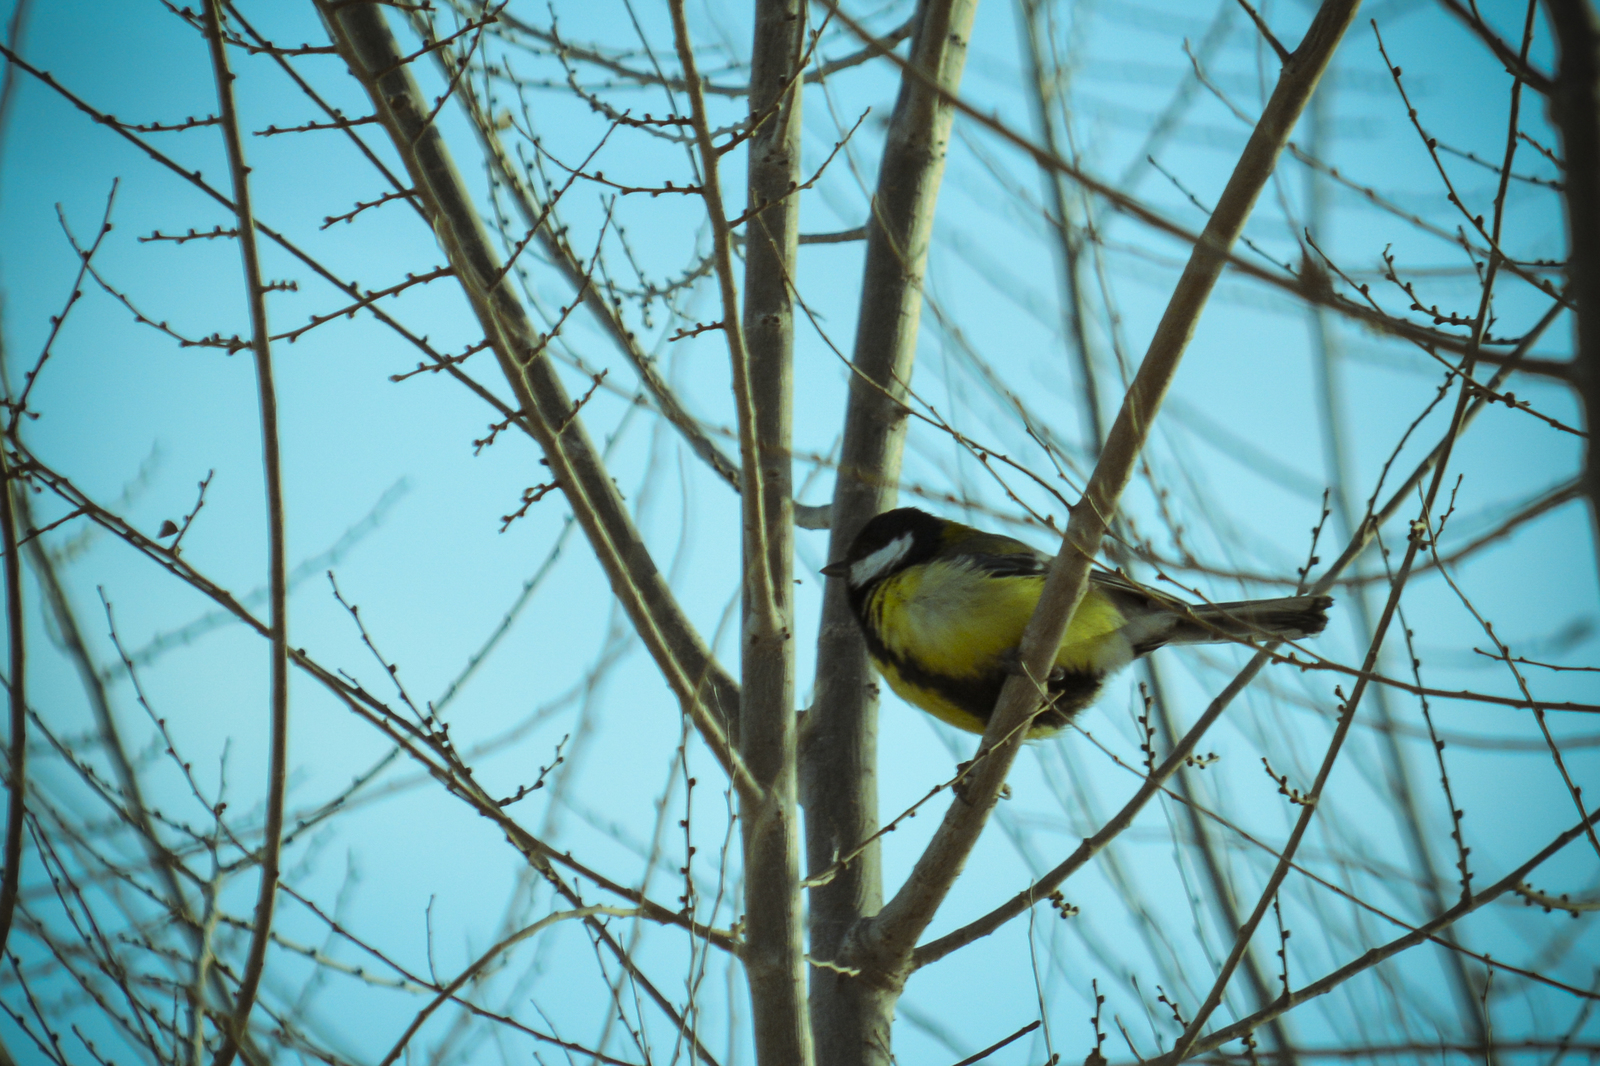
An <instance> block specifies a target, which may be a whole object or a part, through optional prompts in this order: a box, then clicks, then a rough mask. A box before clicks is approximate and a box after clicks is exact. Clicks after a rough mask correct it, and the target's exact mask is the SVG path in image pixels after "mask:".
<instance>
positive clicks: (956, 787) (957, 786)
mask: <svg viewBox="0 0 1600 1066" xmlns="http://www.w3.org/2000/svg"><path fill="white" fill-rule="evenodd" d="M977 761H978V760H976V759H968V760H967V761H966V762H958V763H956V779H955V781H954V782H952V783H951V785H950V791H952V792H954V793H955V794H956V795H957V796H958V797H960V799H961V802H962V803H965V804H966V805H967V806H968V807H971V806H973V802H972V797H971V796H970V795H968V793H967V790H968V789H969V788H970V787H971V784H972V782H971V780H970V779H969V778H968V777H967V771H968V770H970V769H972V764H973V763H975V762H977ZM999 798H1000V799H1003V800H1005V799H1010V798H1011V786H1010V785H1001V786H1000V796H999Z"/></svg>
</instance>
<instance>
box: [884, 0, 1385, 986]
mask: <svg viewBox="0 0 1600 1066" xmlns="http://www.w3.org/2000/svg"><path fill="white" fill-rule="evenodd" d="M1358 3H1359V0H1324V3H1323V4H1322V6H1321V7H1320V9H1319V10H1318V12H1317V15H1316V18H1315V19H1314V20H1313V21H1312V23H1311V26H1310V28H1309V29H1308V30H1307V31H1306V36H1305V38H1304V40H1302V41H1301V43H1300V46H1299V48H1297V49H1296V50H1295V52H1294V54H1293V55H1292V56H1291V57H1290V61H1289V62H1288V63H1286V64H1284V68H1283V72H1282V74H1281V75H1280V77H1279V79H1278V84H1277V87H1276V88H1275V89H1274V90H1273V93H1272V98H1271V100H1269V101H1268V103H1267V106H1266V109H1265V110H1264V111H1263V112H1262V115H1261V119H1260V121H1259V122H1257V124H1256V128H1255V130H1254V132H1253V133H1252V134H1251V137H1250V141H1249V143H1248V144H1247V145H1246V146H1245V150H1244V153H1243V155H1242V156H1241V157H1240V159H1239V162H1238V163H1237V164H1236V165H1235V167H1234V171H1233V174H1232V175H1231V176H1230V178H1229V180H1228V184H1227V186H1226V188H1224V190H1223V193H1222V196H1221V198H1220V199H1219V201H1218V203H1217V207H1216V209H1215V211H1214V212H1213V213H1212V215H1211V219H1210V221H1209V222H1208V223H1207V224H1206V228H1205V231H1204V232H1203V233H1202V234H1201V236H1200V240H1199V242H1198V243H1197V244H1196V245H1195V248H1194V251H1193V253H1192V254H1191V256H1190V258H1189V262H1188V265H1187V266H1186V267H1185V268H1184V272H1183V275H1182V277H1180V278H1179V280H1178V284H1177V287H1176V289H1175V290H1174V292H1173V295H1172V297H1171V299H1170V300H1169V301H1168V304H1167V309H1166V312H1165V313H1164V314H1163V315H1162V319H1161V322H1160V324H1159V325H1158V326H1157V328H1156V333H1155V336H1154V337H1153V338H1152V340H1151V342H1150V347H1149V350H1148V351H1147V352H1146V354H1145V358H1144V360H1143V362H1142V363H1141V364H1140V366H1139V371H1138V374H1137V375H1136V376H1135V378H1134V381H1133V384H1132V386H1131V387H1130V388H1129V390H1128V394H1127V396H1126V397H1125V398H1124V399H1123V403H1122V408H1121V410H1120V411H1118V413H1117V418H1116V421H1115V423H1113V425H1112V427H1111V432H1110V434H1109V436H1108V437H1107V440H1106V447H1105V450H1104V452H1103V453H1102V455H1101V458H1100V461H1099V463H1097V464H1096V466H1095V471H1094V474H1093V476H1092V477H1091V478H1090V480H1089V484H1088V487H1087V488H1086V489H1085V491H1084V494H1083V498H1082V500H1080V502H1079V503H1078V505H1077V506H1076V507H1074V508H1073V511H1072V519H1071V521H1070V522H1069V523H1068V526H1067V531H1066V535H1065V536H1064V537H1063V538H1062V549H1061V552H1060V554H1059V555H1057V556H1056V559H1055V561H1054V563H1053V564H1052V565H1051V567H1050V573H1049V575H1048V577H1047V578H1046V579H1045V587H1044V592H1043V594H1042V595H1041V596H1040V599H1039V606H1038V608H1037V609H1036V610H1035V612H1034V615H1033V618H1032V619H1031V620H1030V621H1029V623H1028V628H1027V630H1026V631H1025V632H1024V634H1023V638H1022V646H1021V654H1020V658H1021V662H1022V664H1023V668H1024V670H1025V671H1026V672H1027V674H1028V676H1027V677H1012V678H1010V679H1008V680H1007V682H1006V686H1005V688H1004V689H1003V690H1002V693H1001V696H1000V701H999V703H998V704H997V706H996V709H995V713H994V716H993V717H992V718H991V719H990V722H989V727H988V729H987V731H986V732H985V733H984V738H983V742H982V743H981V744H980V746H979V749H978V754H977V756H976V757H975V764H974V766H973V767H972V770H971V772H970V775H969V778H968V787H967V791H966V798H965V799H964V800H957V801H956V802H954V803H952V804H951V806H950V809H949V810H948V811H947V812H946V815H945V818H944V821H943V822H942V823H941V824H940V826H939V829H938V830H937V831H936V832H935V834H934V838H933V840H932V842H930V844H929V845H928V847H927V849H926V850H925V851H924V852H923V854H922V856H921V857H920V858H919V859H918V860H917V863H916V866H915V867H914V868H913V870H912V872H911V875H910V876H909V877H908V878H907V879H906V883H905V885H904V886H902V887H901V889H900V891H899V892H898V893H896V895H895V897H894V899H892V900H890V901H889V903H887V904H886V905H885V906H884V909H883V912H882V913H881V914H880V915H879V916H878V917H877V918H875V919H873V920H872V921H871V923H870V925H869V928H868V930H867V934H866V936H867V938H868V939H869V940H870V942H871V943H872V945H873V948H874V949H875V954H877V956H878V959H879V960H880V961H892V962H893V963H894V964H895V965H897V966H898V967H899V968H900V970H899V972H900V974H902V975H903V974H904V973H905V972H908V971H909V968H910V966H911V962H912V949H913V947H914V945H915V941H916V938H917V937H918V936H919V935H920V934H921V932H922V931H923V930H924V929H926V928H927V925H928V923H929V922H930V921H931V920H932V918H933V915H934V913H935V912H936V911H937V910H938V908H939V905H940V903H942V902H943V900H944V898H945V895H946V894H947V893H948V892H949V890H950V886H951V885H952V884H954V882H955V878H956V877H957V876H959V874H960V872H961V869H962V868H963V866H964V865H965V863H966V859H967V856H968V855H969V854H970V853H971V850H972V847H973V845H974V844H976V842H977V839H978V835H979V833H980V832H981V831H982V829H983V826H984V824H985V823H986V822H987V820H988V815H989V812H990V811H991V810H992V809H993V807H994V804H995V802H996V800H997V799H998V796H999V792H1000V786H1001V785H1002V784H1003V783H1004V782H1005V777H1006V774H1007V772H1008V771H1009V770H1010V768H1011V763H1012V761H1013V760H1014V759H1015V758H1016V754H1017V752H1018V750H1019V749H1020V748H1021V744H1022V739H1023V737H1024V736H1025V735H1026V733H1027V729H1028V725H1029V723H1030V722H1031V720H1032V717H1033V714H1034V712H1035V711H1036V710H1037V709H1038V706H1039V692H1040V688H1039V686H1037V685H1036V684H1035V683H1034V682H1033V681H1032V680H1030V678H1039V679H1042V678H1044V677H1045V676H1047V675H1048V673H1049V671H1050V669H1051V666H1052V665H1053V663H1054V661H1055V655H1056V649H1057V648H1059V647H1060V645H1061V638H1062V635H1063V634H1064V633H1065V632H1066V628H1067V622H1068V620H1069V619H1070V618H1071V617H1072V613H1073V611H1075V610H1076V609H1077V606H1078V603H1079V602H1080V601H1081V600H1082V598H1083V594H1084V592H1085V590H1086V589H1087V586H1088V576H1089V568H1090V566H1091V565H1092V564H1093V562H1094V557H1095V555H1096V553H1097V552H1098V550H1099V546H1100V540H1101V538H1102V537H1103V536H1104V535H1105V532H1106V530H1107V528H1108V526H1109V524H1110V522H1111V520H1112V517H1113V515H1114V514H1115V513H1116V509H1117V503H1118V500H1119V499H1120V498H1121V495H1122V492H1123V489H1124V488H1126V486H1127V485H1128V483H1129V481H1130V480H1131V479H1132V476H1133V471H1134V467H1135V465H1136V463H1137V460H1138V457H1139V453H1140V451H1141V450H1142V448H1143V446H1144V442H1145V439H1146V437H1147V436H1148V434H1149V432H1150V427H1151V424H1152V422H1153V421H1154V419H1155V416H1156V414H1157V412H1158V411H1159V410H1160V406H1161V401H1162V399H1163V398H1164V397H1165V395H1166V391H1167V388H1168V386H1169V385H1170V384H1171V382H1172V378H1173V377H1174V375H1175V374H1176V373H1177V369H1178V364H1179V361H1180V360H1181V359H1182V356H1183V352H1184V349H1185V348H1186V347H1187V345H1188V342H1189V339H1190V337H1191V336H1193V334H1194V329H1195V326H1196V324H1197V323H1198V322H1199V318H1200V314H1201V312H1202V311H1203V310H1204V308H1205V304H1206V300H1207V298H1208V297H1209V296H1210V294H1211V290H1212V289H1213V288H1214V287H1215V285H1216V282H1217V278H1218V277H1219V276H1220V275H1221V273H1222V268H1223V266H1224V264H1225V262H1226V258H1227V254H1228V251H1229V250H1230V249H1231V248H1232V247H1233V245H1234V243H1235V242H1236V241H1237V240H1238V238H1239V234H1240V233H1241V232H1242V231H1243V229H1244V224H1245V221H1246V220H1247V219H1248V218H1249V215H1250V210H1251V208H1252V207H1253V206H1254V205H1255V201H1256V198H1257V197H1258V196H1259V195H1260V192H1261V189H1262V188H1263V186H1265V184H1266V182H1267V180H1268V178H1269V177H1270V176H1271V174H1272V171H1273V168H1274V167H1275V165H1276V163H1277V160H1278V156H1279V155H1280V154H1281V152H1282V150H1283V147H1284V145H1285V144H1286V143H1287V141H1288V138H1289V133H1290V131H1291V130H1292V129H1293V128H1294V125H1295V122H1296V121H1297V120H1298V118H1299V116H1300V114H1301V112H1302V111H1303V110H1304V108H1305V106H1306V103H1307V102H1308V101H1309V100H1310V98H1311V94H1312V92H1313V91H1314V90H1315V89H1316V86H1317V82H1318V81H1319V79H1320V78H1321V76H1322V73H1323V71H1324V70H1325V69H1326V68H1327V65H1328V62H1329V61H1330V60H1331V59H1332V57H1333V52H1334V49H1335V48H1336V47H1337V46H1338V44H1339V41H1340V40H1341V39H1342V38H1343V36H1344V32H1345V30H1346V29H1347V28H1348V27H1349V25H1350V23H1351V21H1352V20H1353V19H1354V17H1355V10H1356V7H1357V5H1358ZM1262 658H1263V657H1262V656H1260V655H1258V656H1256V658H1255V659H1254V660H1252V665H1254V666H1255V669H1256V670H1259V669H1260V666H1259V665H1256V664H1259V663H1260V662H1261V661H1262ZM1247 675H1248V676H1247ZM1249 676H1253V671H1250V670H1248V669H1247V670H1246V672H1245V674H1241V675H1240V678H1236V679H1235V681H1234V683H1233V684H1232V685H1230V686H1229V689H1228V690H1226V691H1225V693H1224V696H1225V697H1226V696H1229V695H1231V693H1232V692H1234V691H1237V690H1238V689H1241V688H1242V687H1243V683H1244V682H1247V681H1248V680H1249ZM1221 702H1223V697H1219V700H1218V701H1217V702H1216V703H1214V704H1213V708H1214V709H1216V713H1219V714H1220V708H1219V707H1218V703H1221ZM1212 713H1213V712H1212V710H1209V709H1208V711H1207V714H1208V715H1210V714H1212ZM1175 754H1176V753H1175ZM1169 761H1170V760H1169ZM902 979H903V976H902Z"/></svg>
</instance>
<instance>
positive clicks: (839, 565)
mask: <svg viewBox="0 0 1600 1066" xmlns="http://www.w3.org/2000/svg"><path fill="white" fill-rule="evenodd" d="M819 572H820V573H822V574H824V575H826V576H827V577H847V576H849V574H850V564H849V563H848V562H846V561H845V560H843V559H840V560H839V561H838V562H834V563H829V564H828V565H827V566H824V567H823V568H822V570H821V571H819Z"/></svg>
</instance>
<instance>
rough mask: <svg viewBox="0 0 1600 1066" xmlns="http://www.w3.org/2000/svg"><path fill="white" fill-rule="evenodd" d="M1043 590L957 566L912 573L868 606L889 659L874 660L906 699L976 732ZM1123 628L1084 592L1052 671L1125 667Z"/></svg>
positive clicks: (890, 582)
mask: <svg viewBox="0 0 1600 1066" xmlns="http://www.w3.org/2000/svg"><path fill="white" fill-rule="evenodd" d="M1043 589H1044V578H1043V577H1035V576H1004V577H995V576H991V575H989V574H988V573H986V572H984V571H982V570H979V569H976V568H973V567H970V566H964V565H961V563H960V562H959V560H944V559H936V560H934V561H933V562H932V563H930V564H928V565H925V566H913V567H910V568H908V569H907V570H905V571H903V572H901V573H899V574H896V575H894V576H893V577H890V578H888V579H887V580H885V581H884V582H883V583H882V584H881V585H879V586H878V588H877V589H875V590H874V591H873V593H872V595H871V596H870V597H869V599H868V601H867V604H866V612H867V615H868V620H869V624H870V625H871V626H872V628H873V630H874V631H875V633H876V634H877V636H878V638H879V640H880V642H881V644H882V645H883V649H884V650H885V651H886V652H887V653H888V654H887V656H880V655H876V654H875V655H874V662H875V663H876V665H877V666H878V669H879V672H880V673H882V674H883V676H884V679H885V680H886V681H888V682H889V686H890V687H891V688H893V689H894V690H895V692H897V693H899V694H900V696H901V697H902V698H903V699H905V700H906V701H907V702H909V703H911V704H914V705H915V706H917V707H920V708H922V709H923V710H925V711H927V712H929V713H930V714H933V715H934V716H936V717H938V718H940V719H942V720H944V721H946V722H949V723H950V724H951V725H954V726H956V727H958V728H960V729H965V730H968V731H970V732H975V733H981V732H982V731H983V726H984V723H985V722H986V721H987V720H988V717H989V714H990V712H991V711H992V710H993V700H994V695H993V693H995V692H998V686H999V684H1000V682H1001V681H1002V680H1003V678H1004V675H1005V669H1006V667H1005V661H1004V657H1005V656H1006V654H1007V653H1008V652H1012V651H1014V650H1015V649H1016V648H1017V645H1018V644H1019V643H1020V642H1021V640H1022V631H1023V629H1024V628H1026V626H1027V624H1028V619H1029V618H1031V617H1032V616H1033V610H1034V607H1035V606H1036V605H1037V604H1038V602H1039V595H1040V593H1041V592H1042V591H1043ZM1125 621H1126V620H1125V619H1124V618H1123V616H1122V614H1121V612H1119V611H1118V610H1117V609H1116V607H1115V606H1113V605H1112V603H1111V601H1110V600H1109V599H1107V598H1106V597H1105V596H1104V595H1102V594H1100V593H1099V592H1098V591H1097V590H1095V589H1094V587H1093V586H1091V587H1090V589H1089V591H1088V593H1087V594H1086V595H1085V597H1084V599H1083V602H1082V604H1080V605H1079V607H1078V610H1077V611H1076V613H1074V615H1073V617H1072V622H1071V623H1070V624H1069V625H1068V627H1067V632H1066V635H1065V637H1064V638H1063V639H1062V642H1061V649H1060V651H1059V652H1058V653H1057V655H1056V665H1057V666H1059V667H1061V668H1063V669H1065V670H1068V671H1070V672H1073V673H1080V674H1093V675H1102V674H1105V673H1108V672H1110V671H1111V670H1115V669H1118V668H1119V667H1121V666H1123V665H1125V664H1126V663H1127V662H1128V660H1129V658H1131V649H1130V648H1128V645H1127V641H1126V640H1124V639H1122V638H1121V637H1120V635H1119V634H1118V630H1119V629H1120V628H1121V627H1122V626H1123V624H1124V622H1125ZM980 704H983V705H981V706H980Z"/></svg>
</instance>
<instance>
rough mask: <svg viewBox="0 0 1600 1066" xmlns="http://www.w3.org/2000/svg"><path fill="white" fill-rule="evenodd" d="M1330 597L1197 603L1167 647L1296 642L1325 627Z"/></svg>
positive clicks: (1169, 638)
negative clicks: (1240, 642) (1232, 642)
mask: <svg viewBox="0 0 1600 1066" xmlns="http://www.w3.org/2000/svg"><path fill="white" fill-rule="evenodd" d="M1331 606H1333V598H1332V597H1331V596H1285V597H1283V598H1282V599H1276V600H1240V601H1239V602H1237V603H1197V604H1195V605H1193V607H1191V608H1190V612H1191V613H1190V617H1188V618H1185V619H1183V620H1182V621H1180V622H1179V623H1178V624H1177V625H1176V626H1175V627H1174V628H1173V630H1172V632H1171V635H1170V636H1168V637H1167V643H1169V644H1221V643H1224V642H1226V641H1230V640H1253V641H1268V640H1299V639H1301V638H1302V637H1314V636H1316V635H1317V634H1318V633H1321V632H1322V630H1323V628H1324V627H1325V626H1327V624H1328V608H1329V607H1331Z"/></svg>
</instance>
